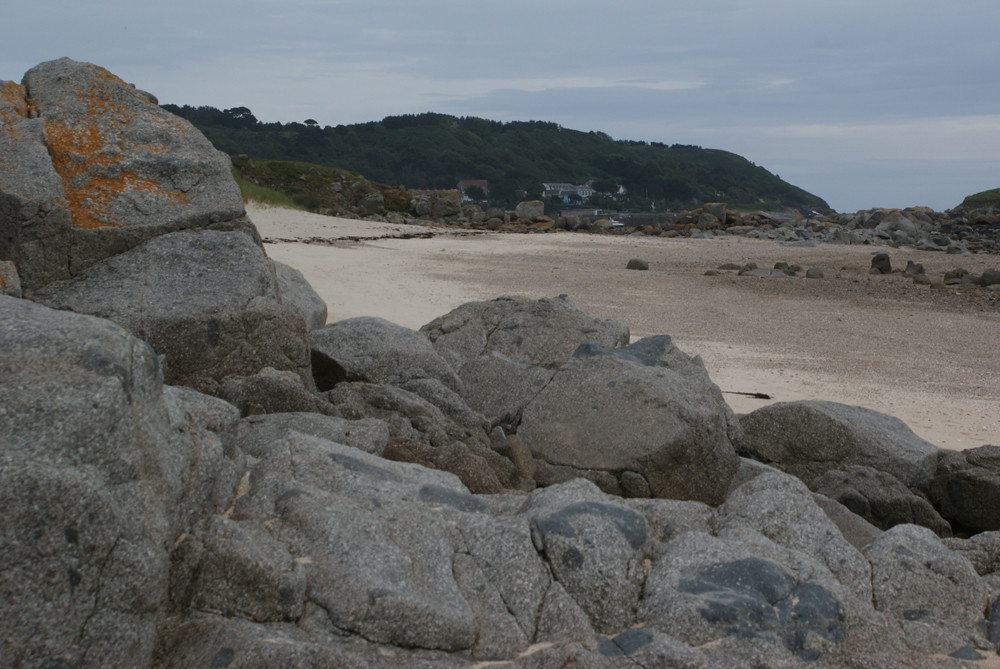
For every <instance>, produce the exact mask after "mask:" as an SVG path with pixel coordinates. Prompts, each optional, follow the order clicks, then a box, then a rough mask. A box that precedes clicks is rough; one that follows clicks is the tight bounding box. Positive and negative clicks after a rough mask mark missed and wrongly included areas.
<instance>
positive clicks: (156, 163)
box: [0, 58, 250, 294]
mask: <svg viewBox="0 0 1000 669" xmlns="http://www.w3.org/2000/svg"><path fill="white" fill-rule="evenodd" d="M3 91H4V93H3V95H2V96H0V99H2V102H0V117H2V118H3V122H4V125H5V126H7V127H9V128H10V129H9V130H8V131H7V132H6V133H5V134H6V137H7V138H8V141H5V142H4V143H3V144H2V145H0V146H2V148H0V150H2V151H3V153H4V155H3V159H2V160H0V165H2V166H3V167H0V193H2V195H0V199H2V200H3V201H5V203H6V204H5V205H4V207H3V213H2V217H3V218H2V221H0V230H2V234H0V240H2V242H0V243H2V246H0V257H4V258H7V259H10V260H13V261H14V263H15V264H16V265H17V267H18V271H19V273H20V275H21V281H22V283H23V287H24V290H25V291H26V292H27V293H29V294H30V293H31V292H32V291H34V290H35V289H36V288H39V287H41V286H44V285H45V284H47V283H49V282H51V281H55V280H60V279H68V278H70V277H73V276H75V275H77V274H78V273H79V272H81V271H82V270H84V269H86V268H87V267H89V266H91V265H93V264H94V263H96V262H99V261H101V260H103V259H105V258H108V257H111V256H113V255H117V254H119V253H122V252H124V251H127V250H129V249H131V248H133V247H135V246H137V245H139V244H141V243H143V242H144V241H146V240H148V239H150V238H152V237H154V236H158V235H161V234H164V233H167V232H174V231H178V230H186V229H198V228H206V227H217V228H225V229H248V228H249V227H250V225H249V222H248V221H247V219H246V217H245V216H244V215H243V202H242V199H241V198H240V193H239V190H238V188H237V187H236V184H235V183H234V182H233V179H232V175H231V174H230V168H229V160H228V158H227V157H226V156H225V155H224V154H222V153H221V152H219V151H217V150H215V149H214V148H213V147H212V145H211V144H209V142H208V141H207V140H206V139H205V138H204V136H203V135H202V134H201V133H200V132H198V131H197V130H196V129H195V128H194V127H193V126H191V125H190V124H189V123H187V122H186V121H184V120H182V119H179V118H177V117H176V116H173V115H172V114H170V113H168V112H166V111H164V110H162V109H160V107H159V106H158V105H157V104H156V101H155V99H154V98H152V96H150V95H149V94H147V93H144V92H142V91H140V90H138V89H136V88H135V87H134V86H130V85H129V84H126V83H125V82H123V81H122V80H120V79H118V78H117V77H115V76H114V75H113V74H111V73H110V72H108V71H107V70H105V69H104V68H101V67H98V66H96V65H91V64H89V63H78V62H75V61H72V60H69V59H68V58H63V59H60V60H55V61H50V62H47V63H43V64H41V65H39V66H37V67H35V68H33V69H31V70H30V71H29V72H28V73H27V74H25V76H24V80H23V84H22V85H21V86H18V85H16V84H14V83H13V82H5V83H4V84H3Z"/></svg>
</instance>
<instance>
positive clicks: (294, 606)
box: [190, 516, 306, 622]
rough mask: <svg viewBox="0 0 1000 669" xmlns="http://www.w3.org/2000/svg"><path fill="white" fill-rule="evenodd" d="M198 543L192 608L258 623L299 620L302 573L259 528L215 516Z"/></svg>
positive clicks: (303, 586) (302, 600) (302, 604)
mask: <svg viewBox="0 0 1000 669" xmlns="http://www.w3.org/2000/svg"><path fill="white" fill-rule="evenodd" d="M202 541H203V542H204V555H203V557H202V560H201V564H200V565H199V567H198V570H197V576H196V578H195V580H194V582H193V583H192V586H191V592H192V601H191V603H190V606H192V607H194V608H195V609H198V610H202V611H213V612H216V613H218V614H221V615H224V616H227V617H240V618H247V619H249V620H254V621H257V622H272V621H273V622H278V621H282V620H296V619H298V618H299V617H300V616H301V615H302V613H303V610H304V607H305V595H306V572H305V568H304V567H303V565H302V563H301V562H296V561H295V560H293V559H292V556H291V554H290V553H289V552H288V550H287V549H286V548H285V546H284V545H282V544H281V543H279V542H278V541H275V539H274V538H273V537H272V536H271V534H270V533H269V532H268V531H267V529H266V528H265V527H264V526H263V525H260V524H257V523H256V522H253V521H249V520H247V521H238V522H237V521H234V520H230V519H227V518H224V517H222V516H216V517H215V519H214V521H213V523H212V525H211V526H210V527H209V528H208V530H207V531H206V532H205V534H204V538H203V540H202Z"/></svg>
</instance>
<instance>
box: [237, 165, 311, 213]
mask: <svg viewBox="0 0 1000 669" xmlns="http://www.w3.org/2000/svg"><path fill="white" fill-rule="evenodd" d="M233 178H234V179H235V180H236V185H237V186H239V187H240V195H242V196H243V201H244V202H258V203H260V204H266V205H270V206H272V207H285V208H287V209H303V210H304V209H305V207H303V206H302V205H300V204H298V203H296V202H295V201H294V200H292V198H291V197H289V196H288V195H287V194H285V193H282V192H281V191H278V190H274V189H273V188H268V187H267V186H259V185H257V184H255V183H251V182H249V181H247V180H246V179H244V178H243V175H242V174H241V173H240V171H239V170H237V169H233Z"/></svg>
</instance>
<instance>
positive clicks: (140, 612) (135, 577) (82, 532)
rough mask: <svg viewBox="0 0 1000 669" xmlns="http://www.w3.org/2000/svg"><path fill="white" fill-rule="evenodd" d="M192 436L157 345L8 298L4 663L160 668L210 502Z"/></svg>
mask: <svg viewBox="0 0 1000 669" xmlns="http://www.w3.org/2000/svg"><path fill="white" fill-rule="evenodd" d="M205 422H208V421H205ZM195 441H196V440H193V439H186V438H185V434H184V433H183V432H182V431H180V430H178V429H176V427H175V424H173V422H172V416H171V415H170V411H168V407H167V403H166V402H165V401H164V394H163V386H162V376H161V373H160V369H159V367H158V362H157V357H156V355H155V353H154V352H153V350H152V349H151V348H150V347H149V346H148V345H147V344H145V343H143V342H141V341H139V340H137V339H136V338H135V337H133V336H131V335H130V334H128V333H127V332H126V331H125V330H123V329H122V328H120V327H119V326H117V325H115V324H113V323H111V322H109V321H105V320H101V319H97V318H93V317H90V316H85V315H79V314H69V313H64V312H58V311H53V310H51V309H48V308H46V307H44V306H41V305H38V304H35V303H33V302H29V301H26V300H18V299H15V298H11V297H5V296H0V443H2V444H3V445H4V447H3V450H2V453H0V504H2V505H3V508H4V510H5V512H4V520H3V529H2V531H0V560H2V562H3V564H4V569H3V570H0V592H3V593H5V594H4V596H3V597H2V598H0V618H2V619H3V621H4V642H3V646H2V648H3V656H4V662H5V663H7V664H10V665H11V666H31V665H36V664H41V663H43V662H45V661H54V659H55V658H58V659H59V661H61V662H63V663H65V664H68V665H71V666H75V665H85V664H86V665H94V666H149V664H150V660H151V656H152V652H153V644H154V641H155V638H156V625H157V621H158V619H159V617H160V615H161V603H162V602H163V601H164V599H165V596H166V592H167V586H168V578H169V574H168V561H169V551H170V548H171V547H172V546H173V544H174V540H175V537H176V535H177V534H179V533H180V532H181V531H183V530H184V529H186V528H184V527H182V522H183V523H184V524H193V522H194V521H193V519H192V518H191V517H190V515H189V514H188V513H187V512H186V510H188V509H190V506H191V505H194V504H201V503H203V502H204V500H203V499H192V498H197V497H199V496H200V492H201V491H203V490H204V488H203V487H202V486H200V485H199V484H198V483H197V482H195V481H193V480H192V476H191V474H190V472H191V471H192V465H193V460H194V458H195V457H196V456H197V454H198V452H199V450H200V448H201V446H203V445H204V444H201V445H199V444H198V443H195ZM216 445H217V446H218V447H219V450H221V449H222V446H221V444H220V443H219V442H218V441H217V442H216ZM208 459H210V456H206V460H208ZM206 474H207V473H206ZM205 478H210V475H208V474H207V475H206V476H205ZM186 496H189V497H188V498H187V499H186Z"/></svg>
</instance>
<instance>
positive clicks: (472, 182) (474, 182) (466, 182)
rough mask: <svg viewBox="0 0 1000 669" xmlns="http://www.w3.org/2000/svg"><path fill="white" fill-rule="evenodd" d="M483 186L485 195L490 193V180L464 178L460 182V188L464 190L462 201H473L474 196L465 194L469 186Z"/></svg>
mask: <svg viewBox="0 0 1000 669" xmlns="http://www.w3.org/2000/svg"><path fill="white" fill-rule="evenodd" d="M473 186H475V187H476V188H481V189H482V190H483V195H489V194H490V182H489V181H488V180H486V179H462V180H461V181H459V182H458V190H460V191H461V192H462V202H472V201H473V200H472V198H471V197H469V196H468V195H466V194H465V191H466V189H467V188H472V187H473Z"/></svg>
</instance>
